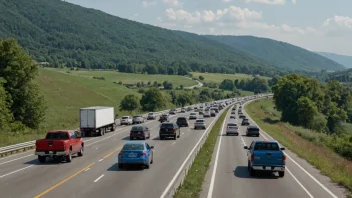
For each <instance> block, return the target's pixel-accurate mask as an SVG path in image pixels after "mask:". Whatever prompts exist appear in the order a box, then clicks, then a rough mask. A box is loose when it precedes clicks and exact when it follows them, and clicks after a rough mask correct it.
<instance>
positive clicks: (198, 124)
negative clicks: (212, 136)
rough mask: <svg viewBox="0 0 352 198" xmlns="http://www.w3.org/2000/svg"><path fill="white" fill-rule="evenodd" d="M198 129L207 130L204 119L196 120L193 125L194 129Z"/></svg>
mask: <svg viewBox="0 0 352 198" xmlns="http://www.w3.org/2000/svg"><path fill="white" fill-rule="evenodd" d="M199 128H201V129H206V128H207V126H206V124H205V120H204V119H197V120H196V122H195V123H194V129H199Z"/></svg>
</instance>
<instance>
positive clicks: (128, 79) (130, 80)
mask: <svg viewBox="0 0 352 198" xmlns="http://www.w3.org/2000/svg"><path fill="white" fill-rule="evenodd" d="M50 70H52V71H57V72H62V73H65V74H66V72H67V71H68V69H54V68H50ZM70 72H71V73H70V74H68V75H77V76H82V77H88V78H93V76H96V77H104V78H105V81H109V82H111V83H112V82H119V81H122V83H123V84H135V83H137V82H141V81H143V82H144V83H145V84H147V83H148V82H149V81H150V82H151V83H153V82H154V81H157V82H158V83H163V82H164V81H166V80H167V81H169V82H171V83H172V84H173V86H174V87H179V86H180V85H183V86H184V87H189V86H193V85H196V84H197V83H196V82H194V81H193V80H190V79H188V78H185V77H182V76H176V75H146V74H131V73H120V72H116V71H89V70H79V71H70Z"/></svg>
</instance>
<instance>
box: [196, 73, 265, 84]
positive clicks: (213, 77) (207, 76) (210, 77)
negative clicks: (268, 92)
mask: <svg viewBox="0 0 352 198" xmlns="http://www.w3.org/2000/svg"><path fill="white" fill-rule="evenodd" d="M191 73H192V75H193V77H196V78H198V77H199V76H203V77H204V81H206V82H215V83H221V82H222V81H223V80H225V79H231V80H236V79H238V80H242V79H253V78H254V77H252V76H251V75H248V74H213V73H198V72H191ZM260 78H264V79H267V80H269V79H271V78H269V77H266V76H260Z"/></svg>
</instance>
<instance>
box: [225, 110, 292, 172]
mask: <svg viewBox="0 0 352 198" xmlns="http://www.w3.org/2000/svg"><path fill="white" fill-rule="evenodd" d="M236 108H237V105H235V106H234V107H233V108H232V110H231V114H230V119H229V122H228V123H227V130H226V135H230V134H231V135H236V136H238V135H239V126H238V125H237V124H238V122H237V120H236ZM238 116H239V118H240V119H242V122H241V126H247V128H246V136H256V137H259V135H260V130H259V127H257V126H255V125H250V123H249V120H248V118H246V116H245V115H244V114H243V112H242V104H241V105H240V106H239V108H238ZM244 149H246V150H247V161H248V163H247V169H248V172H249V174H250V176H255V175H256V174H257V173H258V172H271V173H275V172H277V173H278V176H279V177H284V176H285V167H286V155H285V154H284V153H283V150H285V148H283V147H281V146H280V144H279V143H278V142H277V141H275V140H269V141H263V140H253V141H252V143H251V145H250V146H249V147H248V146H244Z"/></svg>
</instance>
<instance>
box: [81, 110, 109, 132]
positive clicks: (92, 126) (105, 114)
mask: <svg viewBox="0 0 352 198" xmlns="http://www.w3.org/2000/svg"><path fill="white" fill-rule="evenodd" d="M115 128H116V119H115V110H114V107H101V106H95V107H87V108H81V109H80V129H81V133H82V136H83V137H86V136H98V135H99V136H103V135H105V132H107V131H115Z"/></svg>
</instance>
